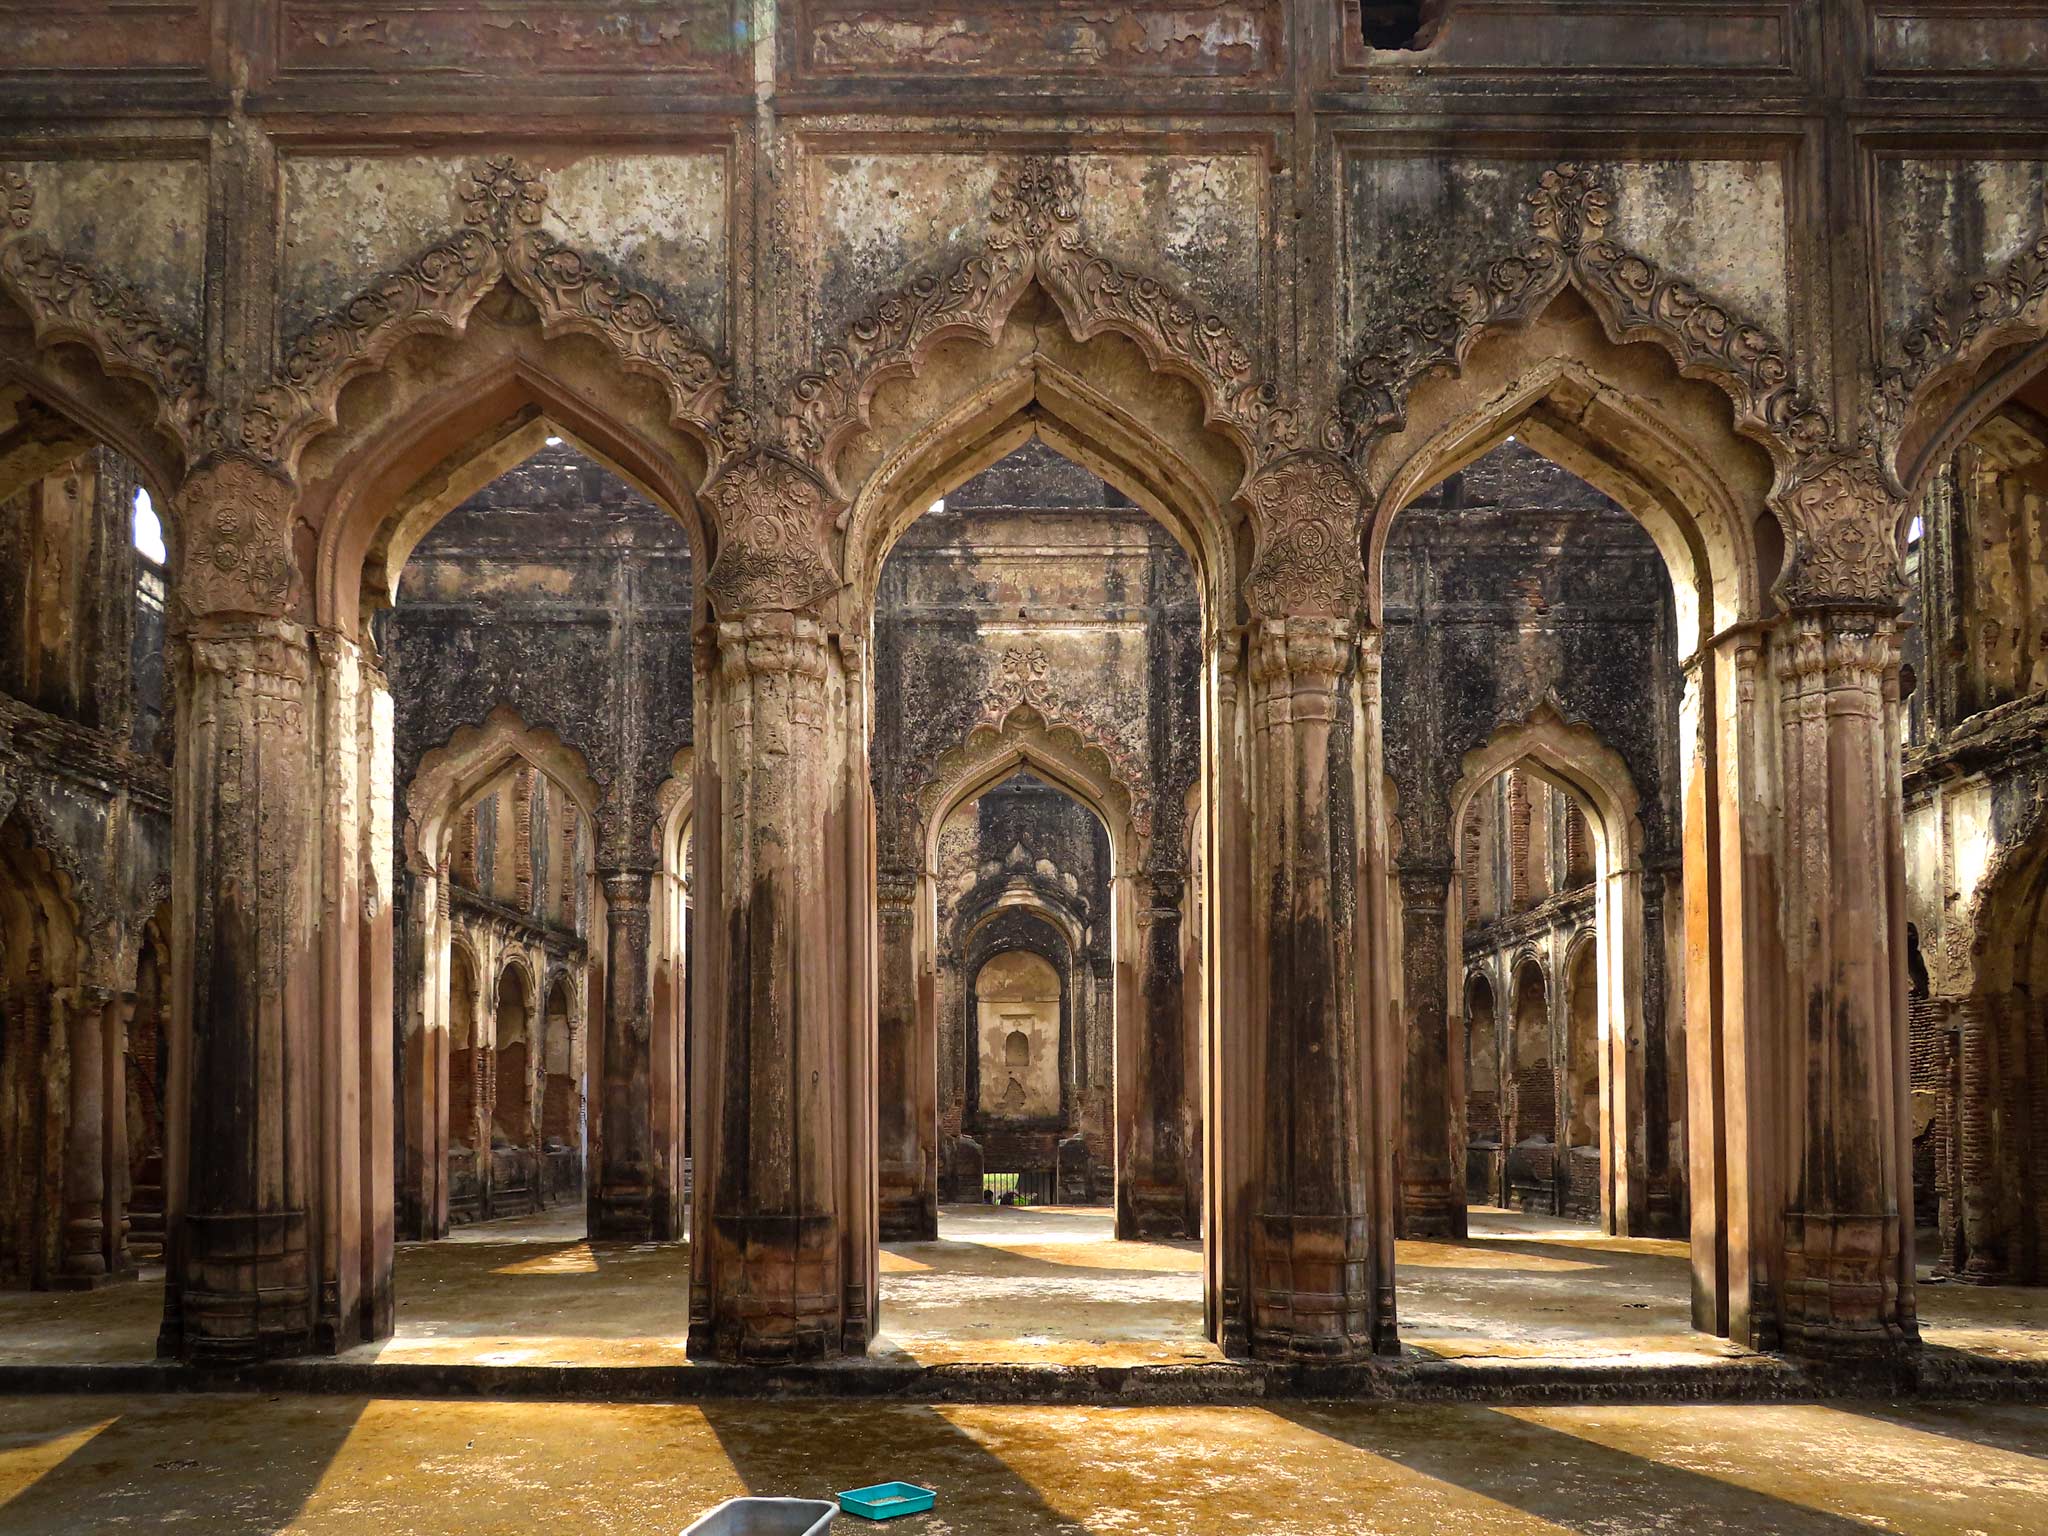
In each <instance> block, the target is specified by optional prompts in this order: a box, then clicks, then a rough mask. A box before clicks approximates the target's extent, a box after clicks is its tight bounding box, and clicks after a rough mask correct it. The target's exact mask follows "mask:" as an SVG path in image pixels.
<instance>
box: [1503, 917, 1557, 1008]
mask: <svg viewBox="0 0 2048 1536" xmlns="http://www.w3.org/2000/svg"><path fill="white" fill-rule="evenodd" d="M1507 970H1508V1010H1507V1016H1508V1018H1509V1019H1510V1020H1513V1019H1515V1018H1516V1017H1517V1016H1519V1014H1520V1013H1521V1010H1522V987H1523V981H1522V978H1523V977H1524V976H1526V975H1527V974H1528V973H1529V972H1530V971H1534V972H1535V973H1536V979H1537V981H1538V982H1539V983H1541V984H1542V987H1543V1001H1544V1005H1545V1006H1544V1016H1543V1018H1544V1024H1545V1026H1546V1028H1547V1027H1548V1025H1549V1022H1550V1012H1549V1004H1550V1001H1551V998H1552V996H1553V994H1554V993H1555V991H1556V986H1555V984H1554V982H1553V980H1552V978H1551V974H1550V964H1549V961H1548V959H1547V958H1546V957H1545V956H1544V954H1543V953H1542V951H1540V950H1539V949H1537V947H1536V945H1535V944H1534V943H1533V942H1531V941H1529V940H1526V939H1525V940H1523V942H1522V943H1521V945H1520V946H1519V947H1518V948H1517V949H1516V950H1515V952H1514V954H1513V955H1512V956H1511V957H1510V958H1509V960H1508V966H1507Z"/></svg>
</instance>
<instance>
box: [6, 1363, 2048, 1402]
mask: <svg viewBox="0 0 2048 1536" xmlns="http://www.w3.org/2000/svg"><path fill="white" fill-rule="evenodd" d="M159 1392H161V1393H181V1392H291V1393H304V1394H319V1395H347V1396H362V1397H407V1398H465V1399H467V1398H476V1399H494V1398H504V1399H538V1400H557V1401H576V1402H697V1401H749V1400H753V1401H764V1402H773V1401H797V1400H816V1399H835V1398H836V1399H870V1400H881V1401H891V1402H910V1403H939V1404H943V1403H979V1404H1015V1405H1033V1404H1039V1405H1100V1406H1116V1405H1153V1406H1202V1405H1214V1406H1218V1407H1226V1406H1255V1405H1257V1404H1258V1403H1261V1402H1270V1401H1296V1400H1302V1399H1327V1400H1335V1401H1346V1402H1386V1403H1488V1404H1498V1405H1502V1406H1513V1405H1536V1404H1560V1405H1563V1404H1574V1403H1626V1404H1656V1403H1745V1402H1756V1403H1766V1402H1818V1401H1825V1400H1829V1399H1836V1398H1847V1397H1917V1398H1925V1399H1931V1400H1953V1401H1999V1402H2048V1360H2040V1361H2006V1360H1991V1359H1986V1358H1983V1357H1981V1356H1969V1355H1961V1354H1957V1353H1952V1352H1948V1351H1942V1352H1939V1353H1935V1352H1925V1353H1922V1354H1920V1355H1918V1356H1914V1357H1908V1358H1905V1359H1901V1360H1897V1361H1889V1362H1873V1363H1866V1364H1862V1365H1857V1366H1839V1365H1838V1366H1817V1365H1810V1364H1803V1363H1800V1362H1796V1361H1792V1360H1788V1359H1784V1358H1782V1357H1777V1356H1756V1357H1752V1358H1750V1359H1747V1360H1740V1361H1716V1362H1708V1363H1700V1364H1692V1363H1658V1364H1627V1363H1618V1362H1612V1361H1573V1360H1527V1359H1521V1360H1514V1361H1499V1360H1494V1361H1488V1362H1484V1363H1477V1362H1469V1361H1460V1360H1394V1361H1383V1362H1373V1363H1370V1364H1364V1365H1307V1364H1295V1365H1287V1364H1274V1365H1267V1364H1256V1363H1243V1362H1235V1361H1232V1362H1221V1363H1203V1364H1191V1365H1140V1366H1106V1365H1100V1366H1097V1365H1085V1364H1083V1365H1074V1364H1060V1365H1038V1364H973V1365H959V1364H953V1365H923V1366H921V1365H904V1364H890V1363H883V1364H868V1363H861V1364H837V1365H779V1366H743V1365H739V1366H736V1365H717V1364H693V1365H644V1366H638V1365H475V1364H434V1363H425V1362H417V1363H415V1362H405V1361H388V1362H369V1361H347V1360H287V1361H274V1362H268V1363H264V1364H258V1365H250V1366H245V1367H241V1368H239V1369H204V1368H198V1367H193V1366H186V1365H180V1364H176V1363H170V1362H147V1363H135V1364H127V1365H119V1364H97V1365H64V1364H45V1365H23V1364H17V1365H0V1396H28V1395H46V1394H57V1393H82V1394H110V1393H159Z"/></svg>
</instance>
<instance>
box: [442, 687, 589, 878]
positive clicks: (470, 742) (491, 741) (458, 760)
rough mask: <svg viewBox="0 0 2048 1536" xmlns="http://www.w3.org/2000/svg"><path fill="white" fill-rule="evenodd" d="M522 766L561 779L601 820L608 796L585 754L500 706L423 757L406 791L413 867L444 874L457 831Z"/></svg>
mask: <svg viewBox="0 0 2048 1536" xmlns="http://www.w3.org/2000/svg"><path fill="white" fill-rule="evenodd" d="M521 763H524V764H526V765H527V766H529V767H531V768H533V769H535V770H536V771H537V772H539V773H540V774H542V775H543V776H545V777H546V778H548V779H551V780H553V781H554V783H555V784H557V785H558V786H560V788H561V789H562V790H563V792H564V793H566V794H567V795H568V796H569V798H570V800H571V801H572V802H574V804H575V806H576V808H577V810H579V811H581V812H582V813H583V814H584V815H585V816H587V817H589V818H590V819H591V821H592V823H593V825H594V824H595V822H596V819H597V810H598V806H599V805H600V804H601V803H602V800H603V796H602V792H601V791H600V790H599V788H598V785H597V782H596V780H595V779H594V778H593V776H592V774H591V771H590V766H589V763H588V760H587V759H586V758H585V757H584V755H583V754H582V753H581V752H580V751H578V750H577V749H576V748H575V747H573V746H570V745H569V744H568V743H566V742H564V741H563V740H562V739H561V737H559V736H557V735H556V734H555V733H554V732H553V731H550V730H547V729H545V728H537V727H530V726H528V725H527V724H526V722H525V721H524V720H522V719H521V718H520V716H519V713H518V712H517V711H516V710H514V709H512V708H510V707H509V706H506V705H499V706H498V707H497V708H496V709H493V710H492V711H491V712H490V714H489V715H487V716H485V718H484V721H483V723H482V724H481V725H476V726H463V727H461V728H459V729H457V730H456V731H455V732H454V733H453V734H452V735H451V736H450V737H449V738H448V740H447V742H446V743H445V744H443V745H442V746H439V747H436V748H434V749H433V750H432V751H431V752H429V753H427V754H426V756H425V757H423V758H421V759H420V765H419V768H418V770H417V771H416V772H415V773H414V774H413V778H412V782H411V783H410V784H408V785H407V786H406V791H405V825H404V833H403V844H402V846H403V850H404V854H405V860H406V864H407V866H408V867H409V868H411V869H413V870H414V871H415V872H417V873H419V874H423V875H432V874H435V873H437V872H438V871H439V870H440V869H441V867H442V866H443V865H444V863H445V861H446V858H447V851H448V850H447V848H446V847H445V846H444V844H445V840H446V837H447V835H448V832H449V829H450V828H451V827H452V826H453V825H454V823H455V822H456V821H457V820H458V819H459V818H460V817H461V815H462V813H463V812H464V811H465V810H467V809H468V808H469V807H470V806H471V805H473V804H475V802H476V801H477V799H478V798H479V797H480V796H481V795H482V794H483V793H484V792H485V791H486V790H488V789H489V788H490V786H491V785H492V784H494V783H496V782H497V780H498V779H499V778H500V777H501V776H502V775H503V774H504V773H505V772H506V770H507V769H510V768H513V767H515V766H517V765H519V764H521Z"/></svg>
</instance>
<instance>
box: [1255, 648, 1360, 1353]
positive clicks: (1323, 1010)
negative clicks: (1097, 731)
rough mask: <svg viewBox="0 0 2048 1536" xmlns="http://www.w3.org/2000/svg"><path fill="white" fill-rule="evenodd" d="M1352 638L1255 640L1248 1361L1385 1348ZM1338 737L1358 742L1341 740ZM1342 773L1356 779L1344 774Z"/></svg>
mask: <svg viewBox="0 0 2048 1536" xmlns="http://www.w3.org/2000/svg"><path fill="white" fill-rule="evenodd" d="M1351 651H1352V627H1351V624H1350V622H1349V621H1348V620H1345V619H1341V618H1328V617H1292V616H1290V617H1286V618H1268V619H1263V620H1260V621H1257V622H1256V623H1255V624H1254V626H1253V628H1252V632H1251V636H1250V675H1251V688H1252V701H1251V714H1252V744H1251V766H1252V774H1251V778H1252V794H1251V796H1250V800H1251V804H1252V806H1253V807H1254V810H1253V816H1254V824H1253V829H1252V890H1253V893H1254V898H1253V909H1252V926H1253V953H1252V957H1251V958H1252V963H1253V966H1254V974H1253V982H1252V987H1253V1007H1252V1017H1251V1020H1250V1025H1251V1029H1252V1030H1253V1032H1254V1035H1255V1040H1256V1055H1257V1060H1258V1066H1259V1070H1260V1072H1261V1074H1262V1077H1263V1091H1262V1092H1260V1093H1259V1094H1258V1097H1257V1099H1256V1100H1255V1102H1254V1118H1255V1120H1256V1122H1257V1124H1256V1131H1255V1134H1254V1142H1253V1153H1254V1158H1255V1160H1256V1173H1255V1177H1254V1182H1253V1198H1254V1211H1253V1216H1252V1221H1251V1228H1250V1233H1249V1236H1250V1240H1251V1263H1250V1273H1251V1280H1252V1295H1251V1336H1250V1345H1251V1350H1252V1353H1253V1354H1254V1355H1256V1356H1259V1357H1262V1358H1269V1359H1289V1358H1309V1359H1323V1360H1339V1359H1354V1358H1357V1357H1360V1356H1363V1355H1365V1354H1368V1353H1370V1352H1371V1350H1372V1347H1373V1332H1374V1329H1373V1311H1374V1306H1373V1292H1374V1263H1373V1249H1374V1240H1373V1239H1374V1232H1373V1212H1372V1207H1371V1189H1372V1163H1371V1159H1372V1149H1371V1148H1370V1147H1369V1146H1368V1145H1366V1144H1365V1141H1364V1137H1363V1134H1362V1132H1363V1130H1364V1128H1365V1125H1366V1122H1367V1118H1368V1114H1369V1106H1368V1103H1367V1095H1368V1090H1369V1084H1368V1054H1367V1051H1366V1041H1365V1038H1364V1036H1365V1030H1364V1028H1363V1023H1362V1019H1361V1015H1360V1011H1359V1009H1358V1006H1357V1000H1356V997H1355V995H1354V984H1355V980H1356V977H1355V958H1356V954H1355V950H1354V948H1353V941H1352V929H1351V923H1352V920H1353V917H1354V911H1353V903H1354V901H1355V895H1356V893H1355V890H1354V888H1353V886H1354V879H1353V872H1352V871H1351V870H1349V869H1347V868H1346V867H1345V864H1346V860H1345V859H1344V858H1343V857H1340V849H1343V850H1345V851H1347V852H1348V849H1349V848H1350V847H1351V846H1355V845H1353V844H1352V842H1351V838H1352V835H1353V830H1354V825H1355V816H1356V812H1357V803H1356V786H1355V785H1354V784H1351V783H1350V782H1348V781H1349V778H1350V774H1351V765H1350V761H1349V757H1350V742H1349V739H1348V738H1349V736H1350V728H1351V721H1350V719H1349V716H1350V714H1351V711H1352V708H1353V705H1352V700H1351V697H1350V691H1349V689H1350V678H1349V676H1348V674H1349V672H1350V667H1351ZM1340 727H1341V729H1342V734H1343V735H1344V737H1345V738H1346V740H1344V741H1343V742H1341V743H1336V742H1333V734H1335V733H1337V732H1338V731H1339V728H1340ZM1333 762H1334V763H1337V764H1339V765H1341V767H1342V770H1343V774H1344V781H1343V782H1338V781H1336V780H1335V779H1334V776H1333V773H1332V766H1333Z"/></svg>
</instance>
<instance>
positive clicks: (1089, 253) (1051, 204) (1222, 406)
mask: <svg viewBox="0 0 2048 1536" xmlns="http://www.w3.org/2000/svg"><path fill="white" fill-rule="evenodd" d="M1081 213H1082V209H1081V200H1080V191H1079V187H1078V184H1077V182H1076V180H1075V178H1074V175H1073V172H1072V170H1071V168H1070V167H1069V166H1068V165H1067V163H1066V162H1065V161H1064V160H1061V159H1058V158H1056V157H1051V156H1043V155H1034V156H1028V157H1026V158H1024V159H1023V160H1021V161H1020V162H1018V163H1017V164H1015V165H1013V166H1011V167H1010V168H1008V169H1007V170H1006V171H1005V172H1004V174H1003V176H1002V178H1001V179H1000V180H999V181H998V183H997V187H996V192H995V197H994V201H993V204H992V206H991V208H990V214H989V217H990V227H989V229H988V231H987V233H986V235H985V237H984V242H983V244H982V245H981V247H979V248H978V249H972V250H969V251H968V252H966V253H965V254H963V255H961V256H960V257H958V258H956V259H955V260H954V261H953V262H952V264H951V265H950V266H948V267H947V268H945V269H944V270H943V271H941V272H939V273H934V274H927V275H925V276H922V277H920V278H917V279H916V280H914V281H912V282H911V283H909V284H908V285H906V286H905V287H903V288H900V289H898V290H897V291H895V292H893V293H891V294H888V295H886V296H884V297H882V298H880V299H878V300H877V301H876V302H875V303H874V304H873V305H872V306H871V307H870V308H869V309H868V310H867V311H866V312H865V313H864V314H863V315H862V316H861V318H860V319H858V320H856V321H855V322H854V324H853V325H852V326H851V327H849V328H848V330H847V332H846V334H845V336H844V338H843V339H842V340H841V341H840V342H839V343H838V344H837V345H835V346H833V347H832V348H830V349H829V350H828V351H827V352H826V353H825V354H824V355H823V356H822V357H821V358H820V359H819V362H818V366H817V367H816V368H814V369H812V370H810V371H809V372H806V373H804V374H802V375H800V376H799V377H798V378H797V380H796V381H795V383H794V384H793V385H792V386H791V388H790V390H789V392H788V393H787V395H786V396H785V398H784V400H783V402H782V404H781V407H780V410H779V416H780V421H781V426H782V432H783V437H784V439H785V441H786V442H787V443H788V444H789V445H790V447H791V448H792V450H793V451H795V452H797V453H798V454H799V455H800V456H801V457H803V458H804V459H805V460H806V461H807V462H808V463H810V464H811V465H812V466H813V467H814V468H815V469H816V470H817V471H818V472H819V474H820V476H821V477H822V478H823V480H824V481H825V483H826V485H827V486H828V487H829V488H831V489H832V490H833V492H834V493H835V494H839V495H844V494H845V492H844V485H845V481H843V480H842V478H841V476H840V473H839V458H840V454H841V451H842V449H843V447H844V445H845V443H846V442H847V440H848V439H849V438H850V437H852V436H853V435H854V434H855V433H856V432H859V431H861V430H862V429H864V428H867V427H870V426H872V425H873V423H874V407H875V397H876V394H877V391H878V390H880V389H881V387H882V386H883V385H884V384H886V383H888V382H889V381H891V380H893V379H897V378H901V377H905V376H908V377H910V378H912V379H915V378H917V377H918V376H919V375H921V374H922V373H923V372H924V371H925V369H926V367H927V366H928V364H929V362H930V360H931V359H932V358H933V356H934V355H935V354H936V353H937V351H938V350H939V349H940V348H941V347H942V346H943V344H945V343H947V342H949V341H958V340H963V339H964V340H971V341H974V342H978V343H980V344H981V345H982V346H984V347H989V348H994V347H996V346H997V345H998V343H999V342H1000V341H1001V339H1002V338H1003V336H1004V333H1005V331H1006V330H1008V329H1010V328H1011V327H1012V323H1013V321H1015V320H1016V319H1018V318H1019V317H1020V315H1021V313H1022V310H1023V308H1024V306H1023V304H1022V301H1023V299H1024V297H1025V295H1026V294H1027V293H1028V292H1030V291H1031V290H1033V289H1034V288H1036V289H1037V290H1039V291H1040V292H1042V293H1043V294H1044V295H1045V296H1046V298H1047V300H1048V301H1049V302H1050V304H1051V306H1052V308H1053V309H1054V311H1055V312H1056V314H1057V317H1058V319H1059V320H1060V321H1061V322H1062V324H1063V325H1064V328H1065V330H1066V332H1067V334H1068V336H1069V337H1071V339H1072V340H1073V341H1074V342H1076V343H1081V344H1085V343H1087V342H1088V341H1090V340H1092V339H1094V338H1096V337H1098V336H1103V335H1109V334H1114V335H1117V336H1120V337H1122V338H1123V339H1125V340H1126V341H1128V342H1130V343H1131V344H1133V345H1134V346H1135V347H1136V348H1137V349H1138V351H1139V352H1140V353H1141V354H1142V355H1143V358H1144V361H1145V365H1146V367H1147V368H1148V369H1149V370H1150V371H1151V372H1153V373H1155V374H1166V375H1171V376H1174V377H1177V378H1179V379H1181V380H1184V381H1185V382H1186V383H1187V384H1189V385H1190V386H1192V387H1193V388H1194V390H1195V391H1196V392H1197V393H1198V394H1199V396H1200V399H1201V418H1202V423H1203V425H1204V426H1205V427H1207V428H1209V429H1211V430H1214V431H1215V432H1217V433H1218V434H1220V435H1221V436H1223V437H1225V438H1227V439H1228V440H1229V441H1230V442H1231V443H1232V444H1233V445H1234V446H1235V447H1236V449H1237V451H1238V453H1239V455H1240V456H1241V460H1242V465H1241V468H1242V476H1241V478H1244V479H1248V478H1249V477H1250V475H1251V473H1252V472H1253V471H1254V470H1255V469H1257V468H1258V467H1259V466H1260V465H1261V464H1263V463H1264V462H1265V461H1266V460H1268V459H1269V458H1273V457H1276V456H1279V455H1281V454H1284V453H1285V452H1287V451H1289V450H1291V449H1293V448H1295V447H1298V446H1299V445H1300V430H1299V421H1298V416H1297V413H1296V411H1295V410H1294V408H1293V407H1292V406H1291V405H1290V404H1289V403H1287V402H1286V401H1285V400H1283V399H1282V397H1281V395H1280V392H1279V390H1278V388H1277V387H1276V386H1275V385H1273V384H1271V383H1270V382H1268V381H1266V380H1264V379H1262V378H1261V377H1260V375H1259V373H1258V369H1257V366H1256V363H1255V361H1254V359H1255V357H1256V348H1255V346H1254V344H1253V343H1252V342H1251V341H1249V340H1247V339H1246V338H1244V337H1242V336H1240V335H1239V334H1238V333H1237V332H1236V331H1235V330H1234V329H1233V328H1232V327H1231V325H1230V324H1229V322H1228V321H1226V320H1224V319H1223V318H1222V317H1220V316H1218V315H1215V314H1213V313H1208V312H1205V311H1204V310H1203V309H1202V308H1201V307H1200V306H1199V305H1197V304H1195V303H1194V302H1193V301H1192V300H1190V299H1189V298H1187V297H1186V296H1184V295H1183V294H1181V293H1180V292H1178V291H1177V290H1176V289H1175V288H1174V286H1173V285H1172V284H1170V283H1167V282H1165V281H1163V280H1161V279H1159V278H1156V277H1154V276H1151V275H1149V274H1146V273H1142V272H1138V271H1135V270H1132V269H1130V268H1127V267H1124V266H1121V265H1119V264H1118V263H1116V262H1115V261H1112V260H1110V259H1109V258H1108V257H1106V256H1103V255H1101V254H1099V253H1098V252H1096V251H1095V250H1093V249H1092V248H1091V247H1090V246H1089V245H1088V243H1087V241H1086V239H1085V237H1084V235H1083V232H1082V228H1081Z"/></svg>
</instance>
